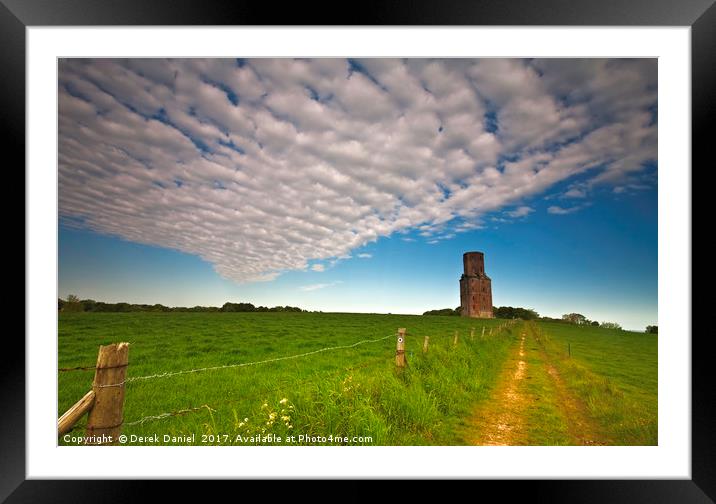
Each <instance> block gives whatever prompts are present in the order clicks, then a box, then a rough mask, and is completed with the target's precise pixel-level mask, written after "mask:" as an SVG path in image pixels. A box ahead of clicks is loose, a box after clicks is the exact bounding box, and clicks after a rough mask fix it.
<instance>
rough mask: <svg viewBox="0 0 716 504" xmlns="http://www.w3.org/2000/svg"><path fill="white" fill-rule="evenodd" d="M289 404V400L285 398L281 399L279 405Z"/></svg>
mask: <svg viewBox="0 0 716 504" xmlns="http://www.w3.org/2000/svg"><path fill="white" fill-rule="evenodd" d="M287 402H288V399H286V398H285V397H284V398H283V399H281V400H280V401H279V402H278V403H279V404H281V405H283V404H286V403H287Z"/></svg>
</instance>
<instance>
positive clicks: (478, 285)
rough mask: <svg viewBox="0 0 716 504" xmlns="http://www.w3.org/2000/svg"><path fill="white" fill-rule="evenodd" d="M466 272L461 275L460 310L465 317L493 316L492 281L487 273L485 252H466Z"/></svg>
mask: <svg viewBox="0 0 716 504" xmlns="http://www.w3.org/2000/svg"><path fill="white" fill-rule="evenodd" d="M462 263H463V267H464V269H465V272H464V273H463V274H462V276H461V277H460V310H461V315H462V316H463V317H474V318H492V317H493V315H492V281H491V280H490V277H488V276H487V275H485V254H483V253H482V252H465V253H464V254H463V255H462Z"/></svg>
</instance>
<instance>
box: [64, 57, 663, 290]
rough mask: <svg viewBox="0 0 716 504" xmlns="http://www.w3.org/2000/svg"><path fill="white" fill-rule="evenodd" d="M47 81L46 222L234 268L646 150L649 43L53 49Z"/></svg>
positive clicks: (598, 168) (447, 233)
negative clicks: (539, 56)
mask: <svg viewBox="0 0 716 504" xmlns="http://www.w3.org/2000/svg"><path fill="white" fill-rule="evenodd" d="M58 87H59V153H58V154H59V210H60V217H61V219H63V220H64V221H65V222H67V223H68V224H73V225H78V226H83V227H86V228H89V229H92V230H95V231H97V232H100V233H106V234H111V235H116V236H120V237H122V238H124V239H127V240H130V241H133V242H138V243H145V244H151V245H157V246H161V247H167V248H172V249H176V250H180V251H183V252H187V253H190V254H194V255H197V256H199V257H201V258H202V259H204V260H206V261H208V262H209V263H211V264H212V265H213V267H214V269H215V270H216V271H217V273H219V274H220V275H221V276H223V277H225V278H228V279H231V280H234V281H236V282H252V281H266V280H272V279H274V278H276V277H277V276H278V275H280V274H281V273H282V272H284V271H288V270H307V269H308V268H309V262H313V261H320V260H327V261H330V260H332V259H333V260H335V259H336V258H341V257H346V256H348V255H349V253H350V252H351V251H352V250H354V249H356V248H358V247H360V246H362V245H365V244H366V243H369V242H371V241H374V240H376V239H378V238H379V237H384V236H390V235H391V234H393V233H396V232H398V233H405V232H408V231H413V230H414V231H416V232H417V233H418V235H419V236H422V237H424V238H425V239H426V240H428V241H429V242H437V241H438V240H441V239H449V238H450V237H452V236H455V233H459V232H464V231H468V230H471V229H477V228H479V227H481V217H482V216H484V215H485V214H487V213H489V212H494V211H498V210H500V209H503V208H505V207H509V208H513V207H515V205H520V203H521V202H523V201H524V200H525V199H526V198H529V197H533V196H535V195H538V194H541V193H543V192H544V191H545V190H547V189H548V188H551V187H553V186H555V184H559V183H560V182H567V183H569V181H571V180H573V179H575V178H580V182H579V186H578V187H577V186H575V187H576V188H572V189H570V190H569V191H568V192H567V193H566V194H565V195H564V196H565V197H580V198H581V197H587V196H588V193H589V191H591V190H592V189H593V188H595V187H597V186H600V185H608V186H610V187H614V188H619V187H626V186H629V184H632V185H634V184H637V183H639V179H638V177H639V174H640V173H641V172H643V170H644V169H645V164H646V163H649V162H655V159H656V139H657V134H656V133H657V126H656V121H655V114H656V112H655V111H656V96H657V89H656V60H598V59H589V60H559V59H550V60H529V61H527V60H507V59H504V60H500V59H486V60H454V59H451V60H413V59H410V60H387V59H367V60H358V61H353V60H343V59H318V60H292V59H258V60H248V61H244V60H234V59H231V60H227V59H206V60H189V59H187V60H154V59H135V60H61V61H60V65H59V83H58ZM617 191H618V189H617ZM553 208H556V207H553ZM528 209H529V210H528ZM560 210H561V208H560ZM530 211H531V208H530V207H527V206H525V205H521V206H517V207H516V209H515V210H512V211H511V212H508V214H509V215H511V216H512V217H521V216H525V215H527V214H529V213H530ZM552 213H566V212H559V211H556V212H555V211H554V210H552ZM312 269H313V270H315V271H320V269H321V267H320V266H315V265H314V266H313V268H312Z"/></svg>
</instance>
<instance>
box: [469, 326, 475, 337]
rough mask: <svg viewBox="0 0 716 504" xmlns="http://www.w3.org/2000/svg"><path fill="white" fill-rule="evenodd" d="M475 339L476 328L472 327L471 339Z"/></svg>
mask: <svg viewBox="0 0 716 504" xmlns="http://www.w3.org/2000/svg"><path fill="white" fill-rule="evenodd" d="M474 339H475V328H474V327H473V328H472V329H470V340H474Z"/></svg>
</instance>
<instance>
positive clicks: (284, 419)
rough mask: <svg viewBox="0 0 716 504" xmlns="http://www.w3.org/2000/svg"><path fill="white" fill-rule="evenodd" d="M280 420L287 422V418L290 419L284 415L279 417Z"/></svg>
mask: <svg viewBox="0 0 716 504" xmlns="http://www.w3.org/2000/svg"><path fill="white" fill-rule="evenodd" d="M281 420H283V421H284V422H288V421H289V420H291V417H290V416H286V415H284V416H282V417H281Z"/></svg>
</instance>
